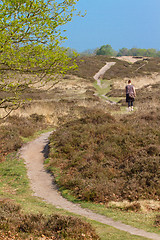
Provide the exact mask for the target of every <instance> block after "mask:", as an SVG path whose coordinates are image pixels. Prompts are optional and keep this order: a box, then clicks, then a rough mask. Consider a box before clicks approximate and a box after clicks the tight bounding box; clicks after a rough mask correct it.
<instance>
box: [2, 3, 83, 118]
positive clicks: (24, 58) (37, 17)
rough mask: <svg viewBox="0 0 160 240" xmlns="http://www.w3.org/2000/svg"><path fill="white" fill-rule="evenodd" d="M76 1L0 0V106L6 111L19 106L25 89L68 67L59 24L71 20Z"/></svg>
mask: <svg viewBox="0 0 160 240" xmlns="http://www.w3.org/2000/svg"><path fill="white" fill-rule="evenodd" d="M77 1H78V0H66V1H59V0H57V1H56V0H0V92H1V93H3V95H4V96H2V94H1V96H0V108H4V109H6V113H7V114H9V113H10V112H11V111H12V110H13V109H15V108H17V107H18V106H19V104H20V102H21V100H20V94H21V92H22V91H23V90H24V88H26V87H28V86H29V85H30V84H33V83H35V82H36V81H39V82H41V83H42V82H43V83H44V84H45V83H46V82H47V81H50V80H51V76H53V74H54V76H55V74H63V73H65V72H66V71H67V69H68V68H70V67H71V64H70V61H71V59H70V58H68V57H67V54H66V51H67V50H65V49H64V48H60V44H61V42H62V41H63V40H64V39H65V37H62V32H61V31H60V27H61V26H62V25H64V24H66V23H67V22H69V21H71V19H72V16H73V14H74V13H75V11H76V9H75V5H76V3H77ZM72 67H73V66H72ZM22 73H23V77H22V78H18V79H16V81H15V76H16V74H22ZM24 73H25V74H26V73H32V74H33V75H34V80H31V79H29V77H24ZM4 92H5V94H4Z"/></svg>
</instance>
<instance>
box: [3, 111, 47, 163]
mask: <svg viewBox="0 0 160 240" xmlns="http://www.w3.org/2000/svg"><path fill="white" fill-rule="evenodd" d="M44 128H46V124H45V121H44V116H43V115H38V114H32V115H30V117H28V118H24V117H18V116H10V117H9V118H8V119H7V120H6V122H5V124H2V125H1V126H0V162H1V161H3V160H5V156H6V155H7V154H8V153H11V152H14V151H17V150H18V149H19V148H20V147H21V146H22V144H23V141H22V137H24V138H26V137H29V136H33V134H34V133H35V132H36V131H38V130H40V129H44Z"/></svg>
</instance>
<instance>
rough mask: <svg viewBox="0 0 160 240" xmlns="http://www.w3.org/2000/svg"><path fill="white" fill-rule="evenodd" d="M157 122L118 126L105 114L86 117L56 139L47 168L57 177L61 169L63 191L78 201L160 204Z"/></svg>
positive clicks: (130, 120) (132, 120)
mask: <svg viewBox="0 0 160 240" xmlns="http://www.w3.org/2000/svg"><path fill="white" fill-rule="evenodd" d="M147 116H150V117H151V118H153V117H154V121H148V118H147ZM159 118H160V115H159V113H158V112H154V113H147V115H146V116H145V115H144V113H143V114H142V115H138V114H135V115H132V116H128V117H127V118H123V119H121V120H115V119H114V118H113V117H111V116H110V115H109V114H105V113H104V112H100V111H88V114H87V115H86V117H85V118H82V119H80V120H75V121H72V122H70V123H67V124H65V125H64V126H62V127H60V128H59V129H58V130H57V131H56V132H54V133H53V135H52V136H51V139H50V141H51V143H50V147H51V152H50V158H51V160H50V162H49V164H47V166H48V168H49V169H50V170H51V171H53V174H54V169H55V168H56V169H58V170H56V173H57V175H56V173H55V175H56V179H57V183H58V185H59V187H61V188H62V189H69V190H71V192H72V194H73V195H74V196H76V198H78V199H80V200H87V201H93V202H99V203H100V202H103V203H107V202H109V201H122V200H124V199H126V200H129V201H134V200H139V199H155V200H158V199H159V197H160V191H159V185H160V176H159V173H160V158H159V156H160V148H159V143H160V127H159V120H158V119H159ZM137 207H138V206H137Z"/></svg>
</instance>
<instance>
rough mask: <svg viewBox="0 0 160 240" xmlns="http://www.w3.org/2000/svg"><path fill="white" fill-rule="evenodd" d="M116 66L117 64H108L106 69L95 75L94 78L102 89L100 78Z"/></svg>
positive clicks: (103, 68)
mask: <svg viewBox="0 0 160 240" xmlns="http://www.w3.org/2000/svg"><path fill="white" fill-rule="evenodd" d="M115 64H116V62H107V63H106V65H105V66H104V67H102V68H101V69H100V70H99V72H98V73H96V74H95V75H94V77H93V78H94V79H95V80H96V81H97V85H98V86H99V87H102V86H101V80H100V77H102V76H103V75H104V74H105V72H106V71H107V70H109V69H110V68H111V67H112V66H113V65H115Z"/></svg>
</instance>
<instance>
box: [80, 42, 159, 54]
mask: <svg viewBox="0 0 160 240" xmlns="http://www.w3.org/2000/svg"><path fill="white" fill-rule="evenodd" d="M80 55H82V56H86V55H87V56H89V55H106V56H111V57H120V56H137V57H138V56H144V57H160V51H157V50H156V49H154V48H149V49H142V48H131V49H128V48H121V49H119V51H115V50H114V49H113V48H112V47H111V45H109V44H107V45H103V46H101V47H100V48H97V49H88V50H86V51H84V52H82V53H80Z"/></svg>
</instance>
